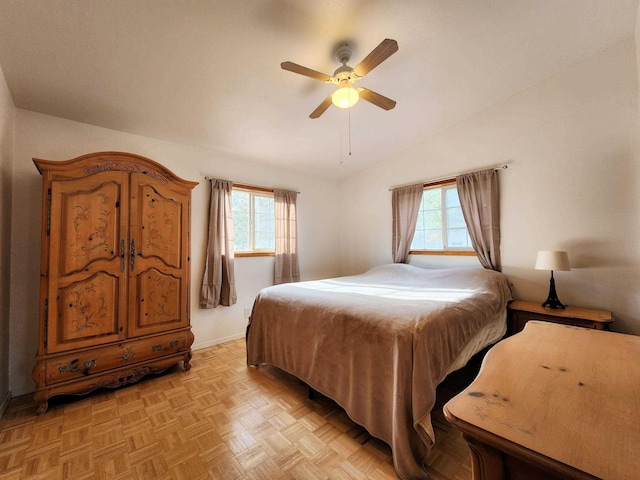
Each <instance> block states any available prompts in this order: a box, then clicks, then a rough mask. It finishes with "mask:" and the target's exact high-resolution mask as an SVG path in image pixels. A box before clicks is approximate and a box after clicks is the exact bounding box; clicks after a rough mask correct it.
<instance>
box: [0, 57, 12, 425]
mask: <svg viewBox="0 0 640 480" xmlns="http://www.w3.org/2000/svg"><path fill="white" fill-rule="evenodd" d="M14 118H15V107H14V106H13V100H12V99H11V94H10V93H9V89H8V88H7V84H6V82H5V79H4V74H3V73H2V68H0V415H2V412H3V411H4V408H6V406H7V403H8V400H9V396H10V391H9V340H10V336H9V323H10V322H9V318H10V311H9V285H10V284H9V273H10V260H11V258H10V251H11V250H10V235H11V167H12V160H13V124H14Z"/></svg>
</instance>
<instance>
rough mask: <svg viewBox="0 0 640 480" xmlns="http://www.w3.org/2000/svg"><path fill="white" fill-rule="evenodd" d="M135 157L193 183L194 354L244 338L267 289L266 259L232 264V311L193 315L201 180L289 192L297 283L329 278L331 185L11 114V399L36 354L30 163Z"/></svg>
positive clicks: (203, 205) (35, 226)
mask: <svg viewBox="0 0 640 480" xmlns="http://www.w3.org/2000/svg"><path fill="white" fill-rule="evenodd" d="M106 150H117V151H125V152H132V153H137V154H140V155H143V156H146V157H149V158H151V159H153V160H156V161H158V162H160V163H161V164H163V165H165V166H167V167H168V168H169V169H171V170H173V171H174V172H175V173H176V174H177V175H179V176H181V177H183V178H186V179H189V180H194V181H199V182H200V185H198V186H196V188H195V189H194V191H193V205H192V222H191V223H192V246H191V248H192V252H191V253H192V256H191V258H192V298H191V320H192V325H193V332H194V334H195V343H194V348H201V347H204V346H208V345H213V344H215V343H220V342H223V341H226V340H230V339H234V338H240V337H242V336H243V335H244V333H245V329H246V323H247V320H246V318H245V316H244V308H251V306H252V305H253V299H254V298H255V295H256V293H257V292H258V290H259V289H260V288H262V287H265V286H268V285H271V284H272V281H273V258H272V257H267V258H238V259H236V283H237V288H238V303H237V304H236V305H234V306H232V307H219V308H217V309H212V310H200V309H199V308H198V294H199V291H200V282H201V275H202V266H201V264H202V261H203V256H204V248H205V242H206V240H205V234H206V222H207V208H208V184H207V182H206V181H205V180H204V177H205V176H217V177H219V178H225V179H230V180H233V181H237V182H241V183H247V184H252V185H264V186H267V187H281V188H289V189H295V190H298V191H300V192H301V194H300V196H299V197H298V211H299V217H300V219H299V224H298V228H299V249H300V255H301V259H300V271H301V276H302V278H303V279H314V278H321V277H326V276H335V275H336V274H337V273H338V269H339V268H338V259H337V255H336V244H335V241H334V239H335V238H336V236H337V235H338V227H339V225H338V224H337V223H336V222H335V218H336V216H337V215H338V214H339V209H338V206H339V203H338V200H337V196H338V184H337V182H335V181H330V180H325V179H321V178H317V177H310V176H305V175H300V174H296V173H291V172H283V171H280V170H275V169H273V168H270V167H268V166H264V165H260V164H258V163H255V162H251V161H248V160H245V159H241V158H233V157H230V156H225V155H219V154H217V153H215V152H212V151H208V150H205V149H199V148H195V147H187V146H184V145H176V144H171V143H167V142H162V141H158V140H153V139H150V138H145V137H140V136H136V135H130V134H126V133H121V132H115V131H112V130H107V129H104V128H98V127H93V126H90V125H86V124H81V123H76V122H71V121H67V120H62V119H59V118H54V117H50V116H47V115H41V114H36V113H32V112H28V111H25V110H20V109H18V110H17V112H16V142H15V161H14V167H13V168H14V171H13V190H14V193H13V223H12V242H13V245H19V246H20V248H17V249H16V248H14V249H13V252H12V260H13V268H12V271H11V285H12V291H11V309H12V315H11V339H12V341H11V355H10V362H9V365H10V372H11V389H12V391H13V394H14V395H19V394H23V393H25V392H29V391H32V390H33V388H34V384H33V382H32V380H31V369H32V368H33V365H34V354H35V352H36V348H37V334H36V331H37V318H38V306H37V303H38V302H37V298H38V278H39V258H38V256H39V251H40V214H41V213H40V208H41V207H40V204H41V203H40V202H41V193H40V182H41V177H40V175H39V174H38V171H37V169H36V168H35V166H34V164H33V162H32V158H33V157H36V158H45V159H53V160H65V159H69V158H74V157H76V156H79V155H82V154H85V153H89V152H97V151H106Z"/></svg>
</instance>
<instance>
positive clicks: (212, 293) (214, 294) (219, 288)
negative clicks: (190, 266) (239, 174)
mask: <svg viewBox="0 0 640 480" xmlns="http://www.w3.org/2000/svg"><path fill="white" fill-rule="evenodd" d="M209 183H210V187H211V197H210V200H209V238H208V240H207V256H206V259H205V265H204V275H203V277H202V291H201V293H200V308H215V307H217V306H218V305H225V306H230V305H233V304H234V303H236V301H237V295H236V285H235V274H234V271H233V259H234V255H233V219H232V216H231V187H232V186H233V183H232V182H230V181H227V180H216V179H211V180H210V181H209Z"/></svg>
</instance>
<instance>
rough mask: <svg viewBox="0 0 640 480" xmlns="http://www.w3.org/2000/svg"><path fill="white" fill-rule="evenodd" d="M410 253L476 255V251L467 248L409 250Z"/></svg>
mask: <svg viewBox="0 0 640 480" xmlns="http://www.w3.org/2000/svg"><path fill="white" fill-rule="evenodd" d="M409 254H410V255H454V256H459V257H476V256H477V255H476V252H474V251H469V250H411V251H410V252H409Z"/></svg>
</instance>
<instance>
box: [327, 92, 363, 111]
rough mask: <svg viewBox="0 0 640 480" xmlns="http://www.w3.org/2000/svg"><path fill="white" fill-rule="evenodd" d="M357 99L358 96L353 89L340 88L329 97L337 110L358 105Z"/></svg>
mask: <svg viewBox="0 0 640 480" xmlns="http://www.w3.org/2000/svg"><path fill="white" fill-rule="evenodd" d="M359 99H360V95H359V94H358V91H357V90H356V89H355V88H353V87H341V88H339V89H337V90H336V91H335V92H333V95H331V101H332V102H333V104H334V105H335V106H336V107H339V108H351V107H353V106H354V105H355V104H356V103H358V100H359Z"/></svg>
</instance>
